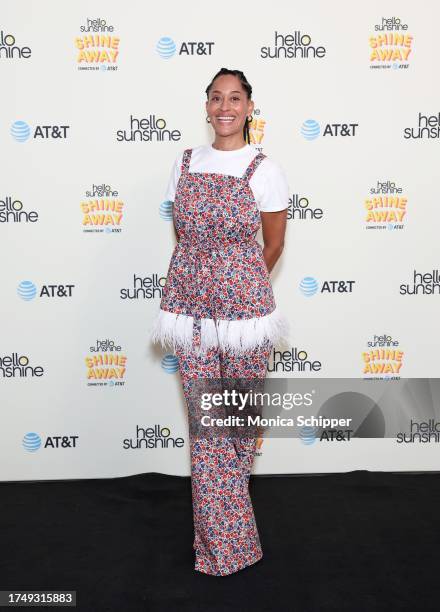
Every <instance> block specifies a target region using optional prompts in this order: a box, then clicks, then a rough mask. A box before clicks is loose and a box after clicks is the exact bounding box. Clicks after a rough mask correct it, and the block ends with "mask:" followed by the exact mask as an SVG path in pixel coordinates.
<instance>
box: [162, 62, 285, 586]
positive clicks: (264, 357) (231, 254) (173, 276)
mask: <svg viewBox="0 0 440 612" xmlns="http://www.w3.org/2000/svg"><path fill="white" fill-rule="evenodd" d="M206 94H207V101H206V112H207V118H206V120H207V121H208V122H209V123H211V126H212V128H213V130H214V133H215V138H214V141H213V143H212V144H211V145H207V146H199V147H196V148H194V149H185V150H184V151H183V152H182V153H180V155H179V156H178V157H177V159H176V161H175V164H174V168H173V171H172V173H171V178H170V181H169V185H168V189H167V193H166V199H168V200H171V201H174V212H173V218H174V226H175V232H176V238H177V240H178V242H177V244H176V246H175V248H174V251H173V254H172V257H171V261H170V265H169V269H168V275H167V280H166V284H165V287H164V293H163V296H162V300H161V304H160V310H159V312H158V314H157V317H156V319H155V322H154V324H153V332H152V340H153V341H154V342H157V341H160V342H161V343H162V345H163V346H166V345H167V344H170V345H171V346H172V347H173V349H174V352H175V354H176V356H177V357H178V359H179V368H180V374H181V379H182V384H183V391H184V394H185V398H186V403H187V406H188V411H189V417H190V421H191V418H193V417H194V414H193V410H194V411H195V410H196V408H195V407H194V406H193V404H192V401H191V393H192V391H193V386H192V383H194V381H195V380H196V379H198V378H200V379H227V378H229V379H233V378H237V377H240V378H246V379H264V377H265V376H266V372H267V364H268V359H269V355H270V353H271V351H272V348H273V346H274V345H275V344H276V343H277V342H278V341H280V340H281V339H282V338H284V337H285V336H286V334H287V333H288V324H287V320H286V318H285V316H284V315H282V314H281V312H280V311H279V309H278V308H277V307H276V304H275V300H274V296H273V292H272V286H271V283H270V279H269V273H270V271H271V270H272V268H273V267H274V265H275V263H276V262H277V260H278V258H279V257H280V255H281V252H282V250H283V245H284V234H285V228H286V218H287V207H288V204H289V202H288V192H289V188H288V184H287V181H286V178H285V175H284V172H283V170H282V169H281V167H280V166H279V165H278V164H277V163H275V162H274V161H272V160H271V159H269V158H267V157H266V156H265V155H263V154H262V153H259V152H258V150H257V149H256V148H255V147H253V146H252V145H250V144H249V123H250V122H251V121H252V112H253V109H254V102H253V101H252V99H251V95H252V87H251V86H250V84H249V83H248V81H247V79H246V77H245V76H244V74H243V73H242V72H241V71H239V70H229V69H226V68H222V69H221V70H220V71H219V72H218V73H217V74H216V75H215V76H214V78H213V80H212V81H211V83H210V84H209V85H208V87H207V88H206ZM260 226H262V232H263V239H264V248H262V247H261V245H260V244H259V243H258V242H257V241H256V240H255V235H256V233H257V231H258V229H259V228H260ZM256 445H257V440H256V437H255V436H253V437H241V439H237V438H235V437H231V436H223V437H220V436H217V437H213V438H211V439H209V438H208V437H207V436H198V435H195V434H194V433H193V432H191V431H190V453H191V484H192V500H193V515H194V545H193V547H194V549H195V569H196V570H197V571H200V572H204V573H206V574H211V575H214V576H226V575H228V574H232V573H233V572H236V571H238V570H240V569H242V568H244V567H246V566H249V565H252V564H253V563H256V562H257V561H259V560H260V559H261V558H262V556H263V553H262V549H261V544H260V539H259V534H258V530H257V526H256V522H255V516H254V512H253V507H252V502H251V499H250V496H249V488H248V485H249V478H250V473H251V468H252V463H253V459H254V455H255V450H256Z"/></svg>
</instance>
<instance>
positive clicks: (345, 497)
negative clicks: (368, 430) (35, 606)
mask: <svg viewBox="0 0 440 612" xmlns="http://www.w3.org/2000/svg"><path fill="white" fill-rule="evenodd" d="M0 488H1V493H2V495H1V500H2V504H1V533H0V536H1V542H2V555H1V562H0V563H1V567H0V590H16V589H20V590H45V589H47V590H50V589H56V590H61V589H64V590H67V589H71V590H76V592H77V607H76V609H78V610H81V611H90V612H100V611H101V610H108V611H113V610H115V611H116V610H117V611H122V612H125V611H148V612H149V611H154V612H155V611H161V612H168V611H170V612H173V611H179V612H183V611H191V612H197V611H199V610H200V611H203V612H210V611H211V610H213V611H220V610H221V611H223V610H225V611H226V610H228V611H229V610H237V611H239V612H247V611H252V612H259V611H260V610H271V611H272V610H283V611H284V610H288V611H290V610H292V611H297V612H327V611H330V610H331V611H334V612H343V611H346V610H347V611H350V612H351V611H352V612H373V611H376V610H378V611H379V610H380V611H382V610H384V611H385V610H386V611H387V612H393V611H394V610H396V611H398V610H408V611H411V612H419V611H431V610H432V611H434V610H436V611H437V610H439V609H440V580H439V569H440V563H439V554H440V553H439V551H440V529H439V523H440V478H439V475H438V474H437V473H386V472H368V471H355V472H348V473H345V474H324V475H303V476H301V475H300V476H252V477H251V482H250V491H251V496H252V500H253V504H254V509H255V515H256V519H257V525H258V530H259V533H260V538H261V543H262V547H263V554H264V557H263V559H262V560H261V561H259V562H257V563H256V564H255V565H252V566H249V567H247V568H245V569H243V570H241V571H240V572H237V573H235V574H232V575H230V576H220V577H217V576H208V575H206V574H202V573H200V572H196V571H194V569H193V566H194V558H193V548H192V544H193V523H192V506H191V482H190V479H189V477H178V476H166V475H162V474H156V473H154V474H151V473H149V474H141V475H136V476H130V477H125V478H114V479H97V480H68V481H66V480H65V481H35V482H4V483H1V484H0ZM19 609H23V610H24V609H29V608H24V607H20V608H19ZM45 609H62V608H61V607H59V606H57V607H56V608H53V607H52V608H49V607H47V606H46V608H45Z"/></svg>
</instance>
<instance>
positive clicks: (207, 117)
mask: <svg viewBox="0 0 440 612" xmlns="http://www.w3.org/2000/svg"><path fill="white" fill-rule="evenodd" d="M206 122H207V123H211V122H210V120H209V115H206Z"/></svg>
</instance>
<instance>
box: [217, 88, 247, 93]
mask: <svg viewBox="0 0 440 612" xmlns="http://www.w3.org/2000/svg"><path fill="white" fill-rule="evenodd" d="M211 93H222V92H221V91H219V90H218V89H213V90H212V92H211ZM231 93H241V91H238V89H234V91H231Z"/></svg>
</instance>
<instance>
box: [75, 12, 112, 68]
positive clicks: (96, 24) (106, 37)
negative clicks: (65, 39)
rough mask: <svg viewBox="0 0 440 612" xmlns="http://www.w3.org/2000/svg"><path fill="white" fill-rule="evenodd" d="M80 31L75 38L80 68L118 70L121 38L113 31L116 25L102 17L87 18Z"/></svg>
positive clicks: (77, 60)
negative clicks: (79, 34)
mask: <svg viewBox="0 0 440 612" xmlns="http://www.w3.org/2000/svg"><path fill="white" fill-rule="evenodd" d="M80 32H81V36H77V37H76V38H75V48H76V50H77V55H76V63H77V64H78V70H101V71H108V70H112V71H115V70H117V69H118V65H117V62H118V60H119V43H120V38H119V36H115V35H114V33H113V32H114V26H112V25H110V24H108V23H107V21H106V20H105V19H102V18H100V17H98V18H96V19H89V18H87V19H86V23H85V24H84V25H82V26H80Z"/></svg>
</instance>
